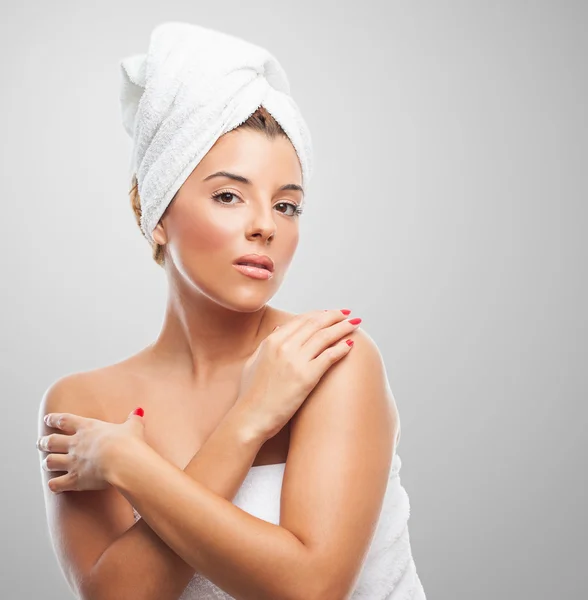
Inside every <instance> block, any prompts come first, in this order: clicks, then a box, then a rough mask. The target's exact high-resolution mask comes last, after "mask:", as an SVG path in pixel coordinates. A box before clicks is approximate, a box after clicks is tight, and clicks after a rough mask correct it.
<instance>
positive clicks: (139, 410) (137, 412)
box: [133, 406, 145, 417]
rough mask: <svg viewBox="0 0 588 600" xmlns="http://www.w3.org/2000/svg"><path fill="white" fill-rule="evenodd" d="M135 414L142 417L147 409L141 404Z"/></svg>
mask: <svg viewBox="0 0 588 600" xmlns="http://www.w3.org/2000/svg"><path fill="white" fill-rule="evenodd" d="M133 414H134V415H139V416H140V417H142V416H143V415H144V414H145V411H144V410H143V409H142V408H141V407H140V406H139V408H135V410H134V411H133Z"/></svg>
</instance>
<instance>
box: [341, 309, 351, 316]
mask: <svg viewBox="0 0 588 600" xmlns="http://www.w3.org/2000/svg"><path fill="white" fill-rule="evenodd" d="M341 312H342V313H343V314H344V315H348V314H349V313H350V312H351V311H350V310H349V309H348V308H342V309H341Z"/></svg>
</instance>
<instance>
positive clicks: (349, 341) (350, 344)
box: [345, 340, 353, 346]
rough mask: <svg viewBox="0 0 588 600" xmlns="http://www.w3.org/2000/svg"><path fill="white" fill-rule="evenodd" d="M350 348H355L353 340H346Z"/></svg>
mask: <svg viewBox="0 0 588 600" xmlns="http://www.w3.org/2000/svg"><path fill="white" fill-rule="evenodd" d="M345 342H346V343H347V345H348V346H353V340H345Z"/></svg>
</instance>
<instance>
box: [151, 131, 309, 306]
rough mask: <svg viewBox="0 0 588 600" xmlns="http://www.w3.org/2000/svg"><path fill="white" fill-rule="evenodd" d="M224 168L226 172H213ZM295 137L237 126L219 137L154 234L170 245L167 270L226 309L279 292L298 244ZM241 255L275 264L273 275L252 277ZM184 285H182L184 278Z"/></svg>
mask: <svg viewBox="0 0 588 600" xmlns="http://www.w3.org/2000/svg"><path fill="white" fill-rule="evenodd" d="M219 171H224V172H226V173H231V174H233V175H237V176H239V177H240V178H245V179H247V180H248V181H249V183H246V182H244V181H238V180H235V179H233V178H231V177H229V176H227V175H223V176H213V175H214V174H215V173H218V172H219ZM290 184H293V185H292V187H294V188H296V186H301V185H302V172H301V168H300V163H299V161H298V156H297V154H296V151H295V150H294V147H293V146H292V144H291V142H290V140H289V139H288V138H286V137H283V136H279V137H277V138H275V139H269V138H268V137H267V136H266V135H265V134H263V133H261V132H256V131H252V130H248V129H236V130H233V131H230V132H228V133H226V134H225V135H223V136H221V137H220V138H219V139H218V140H217V142H216V143H215V144H214V146H213V147H212V148H211V149H210V150H209V151H208V153H207V154H206V156H205V157H204V158H203V159H202V160H201V161H200V163H199V164H198V165H197V166H196V168H195V169H194V170H193V171H192V173H191V174H190V176H189V177H188V179H187V180H186V181H185V182H184V184H183V185H182V187H181V188H180V189H179V191H178V193H177V195H176V197H175V199H174V200H173V201H172V202H171V203H170V205H169V206H168V207H167V209H166V211H165V213H164V214H163V216H162V218H161V220H160V221H159V223H158V224H157V227H156V228H155V230H154V231H153V238H154V239H155V241H156V242H158V243H160V244H165V245H166V246H165V254H166V256H165V260H166V268H167V269H171V270H172V273H170V274H171V275H173V276H179V277H180V278H181V279H182V280H184V281H185V283H188V284H189V286H190V287H192V286H195V287H196V288H197V289H199V291H200V292H201V293H203V294H205V295H206V296H208V297H209V298H210V299H212V300H214V301H215V302H217V303H219V304H222V305H224V306H225V307H227V308H232V309H237V310H245V311H255V310H258V309H259V308H261V307H262V306H263V305H264V304H265V303H266V302H267V301H268V300H269V299H270V298H271V297H272V296H273V295H274V294H275V292H276V291H277V290H278V288H279V286H280V284H281V282H282V279H283V277H284V274H285V272H286V270H287V269H288V266H289V265H290V262H291V260H292V257H293V255H294V252H295V250H296V247H297V245H298V235H299V219H300V216H299V215H298V214H297V213H296V210H295V209H296V207H297V206H300V205H302V202H303V198H304V196H303V192H302V191H300V190H299V189H282V190H280V188H281V187H282V186H288V185H290ZM244 254H262V255H266V256H269V257H270V258H271V259H272V260H273V262H274V271H273V276H272V277H271V278H270V279H254V278H252V277H249V276H247V275H244V274H243V273H242V272H240V271H239V270H238V269H236V268H235V267H234V266H233V265H234V263H235V261H236V259H238V258H239V257H240V256H243V255H244ZM180 285H181V284H180Z"/></svg>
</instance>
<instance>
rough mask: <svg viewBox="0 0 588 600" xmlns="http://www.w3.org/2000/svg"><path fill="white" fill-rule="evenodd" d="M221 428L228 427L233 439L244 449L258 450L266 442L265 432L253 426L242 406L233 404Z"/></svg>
mask: <svg viewBox="0 0 588 600" xmlns="http://www.w3.org/2000/svg"><path fill="white" fill-rule="evenodd" d="M223 426H225V427H228V428H229V429H230V430H231V431H232V434H233V436H234V439H236V440H237V441H238V443H239V444H240V445H242V446H244V447H251V448H254V449H257V450H259V448H261V446H263V444H264V443H265V442H266V441H267V439H268V437H267V435H266V433H265V431H263V430H261V429H260V428H259V426H257V425H256V424H255V422H254V421H253V419H252V418H251V415H250V414H249V413H248V412H247V409H246V408H245V406H244V405H243V404H239V403H237V404H235V405H234V406H233V407H232V408H231V409H230V410H229V412H228V413H227V414H226V416H225V417H224V419H223Z"/></svg>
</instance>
